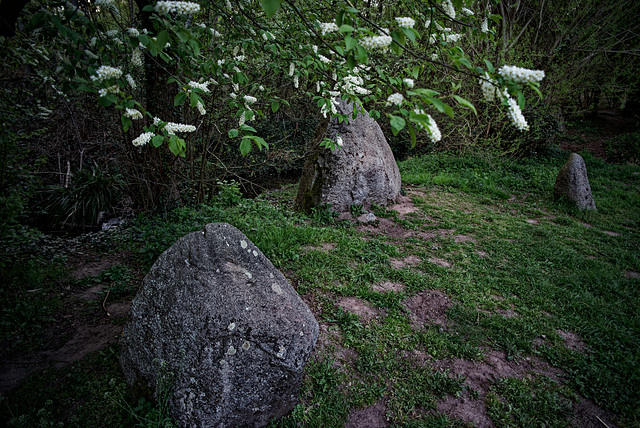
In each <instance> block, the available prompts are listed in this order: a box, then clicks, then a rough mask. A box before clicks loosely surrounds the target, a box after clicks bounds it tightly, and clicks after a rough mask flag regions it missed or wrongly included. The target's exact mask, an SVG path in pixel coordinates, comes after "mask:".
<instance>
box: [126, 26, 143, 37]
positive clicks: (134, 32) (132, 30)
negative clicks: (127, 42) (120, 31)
mask: <svg viewBox="0 0 640 428" xmlns="http://www.w3.org/2000/svg"><path fill="white" fill-rule="evenodd" d="M127 34H129V35H130V36H131V37H138V36H139V35H140V31H138V29H137V28H133V27H131V28H129V29H128V30H127Z"/></svg>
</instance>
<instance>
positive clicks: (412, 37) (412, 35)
mask: <svg viewBox="0 0 640 428" xmlns="http://www.w3.org/2000/svg"><path fill="white" fill-rule="evenodd" d="M401 30H402V32H403V33H404V35H405V36H407V38H408V39H409V40H411V41H412V42H415V41H416V37H418V33H417V32H416V30H414V29H413V28H404V27H403V28H401Z"/></svg>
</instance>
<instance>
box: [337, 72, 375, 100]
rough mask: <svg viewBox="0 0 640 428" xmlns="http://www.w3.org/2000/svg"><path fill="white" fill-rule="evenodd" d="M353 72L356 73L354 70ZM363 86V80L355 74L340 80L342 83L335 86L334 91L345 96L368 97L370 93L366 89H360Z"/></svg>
mask: <svg viewBox="0 0 640 428" xmlns="http://www.w3.org/2000/svg"><path fill="white" fill-rule="evenodd" d="M353 71H354V72H357V71H358V70H356V69H355V68H354V70H353ZM363 85H364V79H363V78H362V77H360V76H358V75H355V74H350V75H348V76H345V77H344V78H343V79H342V82H341V83H338V84H337V85H336V88H335V89H338V90H339V92H342V93H345V94H351V95H356V94H360V95H369V94H370V93H371V91H370V90H368V89H366V88H363V87H362V86H363Z"/></svg>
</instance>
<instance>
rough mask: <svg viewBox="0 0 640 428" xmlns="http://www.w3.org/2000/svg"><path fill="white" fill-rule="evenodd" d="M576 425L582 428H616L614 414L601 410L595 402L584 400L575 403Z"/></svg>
mask: <svg viewBox="0 0 640 428" xmlns="http://www.w3.org/2000/svg"><path fill="white" fill-rule="evenodd" d="M573 409H574V425H575V426H576V427H580V428H603V427H609V428H615V427H616V426H617V425H616V424H614V423H613V422H612V419H613V414H612V413H611V412H608V411H606V410H604V409H601V408H600V407H599V406H598V405H597V404H596V403H594V402H593V401H591V400H589V399H587V398H583V399H582V400H579V401H577V402H576V403H574V407H573Z"/></svg>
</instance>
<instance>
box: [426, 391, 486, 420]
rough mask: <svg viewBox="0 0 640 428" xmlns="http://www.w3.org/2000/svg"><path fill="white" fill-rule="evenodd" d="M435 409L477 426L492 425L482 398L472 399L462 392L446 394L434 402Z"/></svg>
mask: <svg viewBox="0 0 640 428" xmlns="http://www.w3.org/2000/svg"><path fill="white" fill-rule="evenodd" d="M436 410H437V411H438V412H439V413H443V414H445V415H447V416H449V417H451V418H456V419H460V420H461V421H463V422H467V423H471V424H473V425H474V426H476V427H478V428H486V427H492V426H493V422H492V421H491V419H490V418H489V416H487V406H486V405H485V404H484V401H482V400H473V399H471V398H470V397H468V392H466V391H465V392H464V393H463V394H462V395H461V396H460V397H453V396H451V395H448V396H447V397H445V398H444V399H442V400H439V401H438V402H437V404H436Z"/></svg>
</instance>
